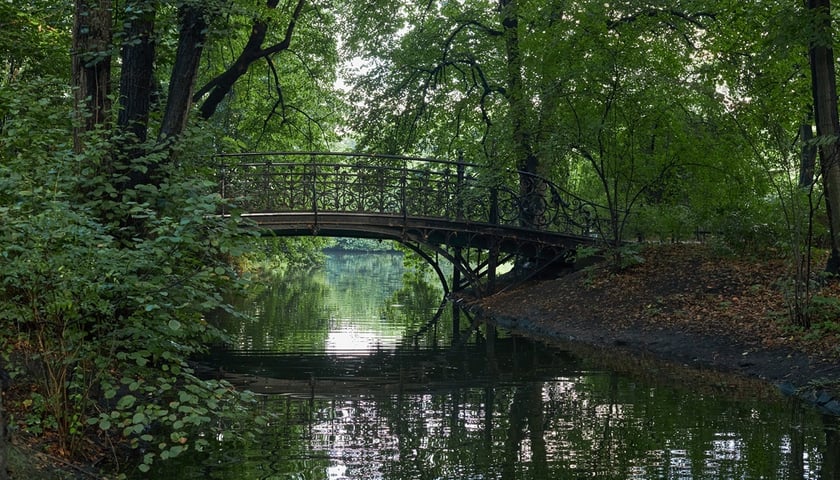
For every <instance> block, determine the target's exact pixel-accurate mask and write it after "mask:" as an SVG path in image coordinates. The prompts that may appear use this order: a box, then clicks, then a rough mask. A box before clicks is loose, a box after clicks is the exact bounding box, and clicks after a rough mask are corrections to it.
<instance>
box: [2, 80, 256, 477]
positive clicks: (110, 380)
mask: <svg viewBox="0 0 840 480" xmlns="http://www.w3.org/2000/svg"><path fill="white" fill-rule="evenodd" d="M17 93H18V94H20V92H17ZM0 100H3V104H2V106H3V108H4V109H5V110H6V111H7V112H10V113H15V115H14V116H5V118H6V121H5V123H4V124H3V136H2V138H0V140H2V143H0V147H1V148H0V192H1V193H0V217H2V218H3V224H2V228H0V259H2V265H3V268H2V269H1V270H0V351H2V353H3V355H4V358H8V359H9V361H10V362H11V363H12V366H13V367H14V368H13V371H15V372H17V377H18V381H19V382H22V381H25V380H26V379H31V380H32V382H33V390H32V391H33V393H32V395H31V397H30V398H28V399H25V400H24V403H23V407H24V408H25V412H26V417H25V418H24V419H23V420H24V423H25V424H26V425H27V426H28V428H29V429H30V431H31V432H32V433H44V434H47V433H56V434H58V438H59V439H60V442H61V445H60V446H61V448H62V449H63V450H64V451H65V452H68V453H69V452H73V451H75V450H76V449H78V448H81V445H82V443H81V442H80V439H81V438H82V437H83V435H85V434H86V433H88V432H89V431H90V429H92V428H95V429H99V430H101V431H102V433H103V434H105V435H107V436H110V437H112V438H115V439H124V440H125V441H127V442H129V444H131V445H133V446H135V447H139V446H141V445H149V444H151V445H154V446H155V448H147V453H146V456H145V457H144V458H143V462H144V465H146V466H148V464H149V463H150V462H152V461H154V460H156V459H166V458H170V457H173V456H176V455H178V454H179V453H180V452H182V451H183V450H185V449H196V448H201V447H202V445H204V443H203V441H202V440H201V438H200V437H199V436H198V432H199V430H200V429H201V428H202V427H204V426H207V425H209V424H210V422H211V421H217V420H218V419H219V418H225V417H226V416H228V415H229V414H232V413H234V412H236V411H237V409H238V408H239V407H238V406H239V405H241V402H243V401H247V400H248V397H247V395H242V394H239V393H237V392H235V391H233V390H232V389H231V388H230V387H229V386H228V385H225V384H223V383H219V382H208V381H205V380H201V379H199V378H197V377H196V376H195V375H194V374H193V372H192V370H191V368H190V365H189V363H188V359H189V358H190V357H191V356H192V355H193V354H195V353H198V352H201V351H203V349H204V348H205V346H206V345H207V344H209V343H210V342H214V341H219V340H221V339H223V338H224V336H223V334H222V332H220V331H218V330H217V329H215V328H214V327H212V326H211V325H209V324H208V323H207V322H206V321H205V318H204V315H205V314H206V313H207V312H209V311H212V310H215V309H220V308H222V309H225V308H228V307H227V304H226V302H225V301H224V300H223V298H224V294H225V292H227V291H231V290H235V289H238V288H239V286H241V285H242V280H241V279H240V278H239V277H238V275H237V273H236V271H235V270H234V269H233V268H232V266H231V262H230V260H231V259H233V258H235V257H237V256H239V255H240V254H241V253H242V251H243V250H242V242H241V239H242V238H243V236H242V234H241V233H240V229H239V227H238V221H237V220H236V219H233V220H226V219H220V218H217V217H215V216H214V215H213V214H214V213H215V212H216V209H217V207H218V205H219V202H220V198H219V196H218V194H216V193H215V192H214V189H215V183H214V182H209V181H204V180H201V176H200V175H196V172H197V171H198V170H196V169H195V168H193V167H189V168H188V167H187V166H188V165H195V164H196V162H195V161H193V160H192V159H191V158H189V157H188V156H186V155H182V156H181V157H180V160H181V162H182V163H181V165H182V166H181V167H180V168H175V167H173V168H171V169H169V171H168V172H167V175H166V180H165V181H163V182H161V183H160V184H159V185H157V186H152V185H146V186H144V187H143V188H142V190H138V191H135V192H124V191H123V192H120V189H119V188H120V187H119V185H120V181H121V180H122V179H123V178H124V177H123V176H122V175H120V174H114V175H108V174H105V173H103V172H104V170H102V169H97V168H94V167H95V166H96V165H97V163H98V162H99V160H98V159H97V155H103V156H104V153H103V152H105V151H107V146H108V144H107V142H104V143H99V144H96V143H90V145H91V148H90V150H89V151H88V152H86V154H85V155H74V154H72V153H71V152H70V151H69V145H68V143H67V142H66V141H65V142H62V141H61V140H62V139H66V138H67V131H68V130H66V129H65V130H64V131H63V132H62V131H61V129H60V128H56V126H57V125H60V123H58V122H56V121H55V120H52V119H53V117H60V115H58V113H57V110H55V109H54V108H51V106H50V105H49V102H43V103H42V102H39V101H37V100H34V101H33V96H29V97H20V96H19V95H17V96H16V95H12V94H10V93H9V92H6V91H2V90H0ZM27 100H28V101H27ZM65 118H66V117H65ZM187 138H188V140H189V139H191V140H193V141H195V142H197V143H200V142H202V141H203V139H201V138H200V137H199V136H195V137H187ZM100 148H101V149H100ZM182 151H183V152H188V151H193V152H198V151H200V149H198V148H196V145H192V146H184V148H183V149H182ZM145 163H148V162H147V161H146V160H144V159H141V160H140V162H139V163H138V164H137V166H138V167H141V166H142V165H143V164H145ZM121 219H122V220H121ZM125 219H131V220H130V221H129V222H126V220H125ZM144 448H145V447H144Z"/></svg>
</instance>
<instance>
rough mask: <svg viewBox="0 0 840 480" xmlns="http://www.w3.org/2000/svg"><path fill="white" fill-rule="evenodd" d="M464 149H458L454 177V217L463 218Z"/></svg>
mask: <svg viewBox="0 0 840 480" xmlns="http://www.w3.org/2000/svg"><path fill="white" fill-rule="evenodd" d="M465 170H466V165H465V164H464V151H463V150H459V151H458V163H457V174H456V177H455V199H456V200H455V218H457V219H458V220H463V219H464V172H465Z"/></svg>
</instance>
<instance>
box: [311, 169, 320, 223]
mask: <svg viewBox="0 0 840 480" xmlns="http://www.w3.org/2000/svg"><path fill="white" fill-rule="evenodd" d="M316 162H317V160H316V158H315V154H312V155H310V156H309V182H310V188H311V189H312V192H311V195H312V213H313V214H314V215H315V224H316V225H317V224H318V164H317V163H316Z"/></svg>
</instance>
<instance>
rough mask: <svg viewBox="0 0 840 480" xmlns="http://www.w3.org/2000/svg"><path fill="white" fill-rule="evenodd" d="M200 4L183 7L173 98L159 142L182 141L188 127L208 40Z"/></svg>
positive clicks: (171, 84) (172, 79)
mask: <svg viewBox="0 0 840 480" xmlns="http://www.w3.org/2000/svg"><path fill="white" fill-rule="evenodd" d="M198 5H199V4H195V5H192V4H186V5H185V6H183V7H181V12H180V18H181V32H180V37H179V39H178V51H177V53H176V55H175V65H174V67H173V68H172V76H171V77H170V80H169V95H168V96H167V102H166V112H165V113H164V116H163V123H162V124H161V128H160V135H159V137H158V139H159V140H160V141H162V142H168V141H170V139H172V138H175V137H178V136H179V135H181V133H183V131H184V129H185V128H186V126H187V119H188V118H189V112H190V107H192V94H193V89H194V88H195V79H196V76H197V75H198V64H199V60H201V51H202V47H203V46H204V41H205V39H206V37H207V28H208V25H207V20H206V19H205V17H204V16H205V13H206V12H205V11H204V9H203V8H202V7H200V6H198Z"/></svg>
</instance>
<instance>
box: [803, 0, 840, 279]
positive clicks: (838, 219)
mask: <svg viewBox="0 0 840 480" xmlns="http://www.w3.org/2000/svg"><path fill="white" fill-rule="evenodd" d="M807 2H808V3H807V6H808V9H809V11H810V13H811V14H812V15H814V19H815V20H814V26H815V29H816V31H815V32H814V33H815V34H814V35H813V38H815V39H816V40H814V41H812V43H811V45H810V52H809V56H810V62H811V91H812V94H813V97H814V115H815V117H816V124H817V136H819V137H821V138H822V139H823V140H829V139H830V141H823V142H821V144H820V149H819V150H820V171H821V172H822V178H823V189H824V190H825V203H826V210H827V211H828V225H829V230H830V235H831V255H830V256H829V259H828V263H827V264H826V272H828V273H831V274H838V273H840V163H838V161H839V160H840V158H838V155H840V149H838V138H840V120H838V113H837V83H836V78H835V71H834V49H833V48H832V42H833V38H832V34H831V16H830V8H831V1H830V0H807Z"/></svg>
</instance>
